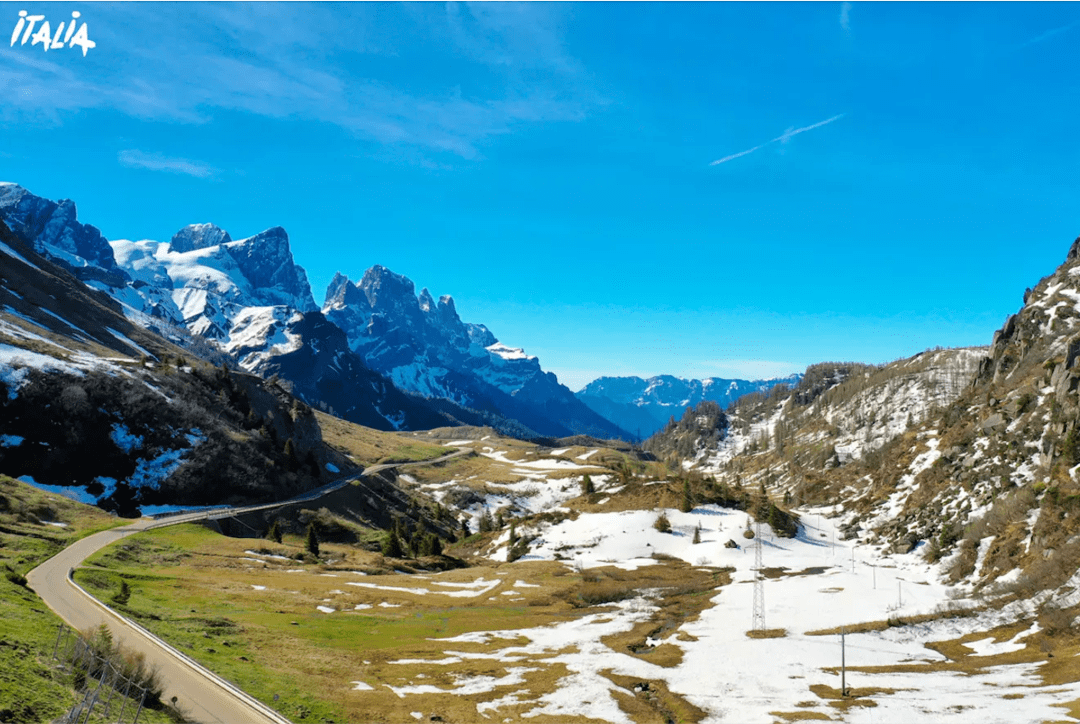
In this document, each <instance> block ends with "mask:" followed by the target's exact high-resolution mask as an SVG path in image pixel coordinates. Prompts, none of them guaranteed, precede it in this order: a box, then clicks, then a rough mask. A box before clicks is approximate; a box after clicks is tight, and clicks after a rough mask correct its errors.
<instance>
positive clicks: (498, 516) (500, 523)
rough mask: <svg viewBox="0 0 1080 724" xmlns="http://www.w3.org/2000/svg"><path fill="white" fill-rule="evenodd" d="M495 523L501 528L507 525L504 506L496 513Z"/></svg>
mask: <svg viewBox="0 0 1080 724" xmlns="http://www.w3.org/2000/svg"><path fill="white" fill-rule="evenodd" d="M495 525H497V526H498V527H499V530H502V529H503V528H505V527H506V518H504V517H503V512H502V508H499V510H498V511H497V512H496V513H495Z"/></svg>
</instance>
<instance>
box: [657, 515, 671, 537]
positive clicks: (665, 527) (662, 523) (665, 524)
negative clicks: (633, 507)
mask: <svg viewBox="0 0 1080 724" xmlns="http://www.w3.org/2000/svg"><path fill="white" fill-rule="evenodd" d="M652 527H653V528H656V529H657V530H658V531H660V532H661V533H670V532H671V521H670V520H668V517H667V515H666V514H665V513H661V514H660V515H658V516H656V520H655V521H654V522H653V524H652Z"/></svg>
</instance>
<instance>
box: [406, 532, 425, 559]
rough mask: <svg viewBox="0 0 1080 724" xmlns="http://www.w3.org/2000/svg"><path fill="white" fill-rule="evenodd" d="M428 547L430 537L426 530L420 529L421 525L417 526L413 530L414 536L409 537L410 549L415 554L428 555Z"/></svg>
mask: <svg viewBox="0 0 1080 724" xmlns="http://www.w3.org/2000/svg"><path fill="white" fill-rule="evenodd" d="M427 548H428V537H427V535H426V534H425V533H424V531H422V530H421V529H420V526H417V527H416V530H415V531H413V534H412V538H410V539H409V549H410V550H411V551H412V553H413V555H414V556H423V555H427Z"/></svg>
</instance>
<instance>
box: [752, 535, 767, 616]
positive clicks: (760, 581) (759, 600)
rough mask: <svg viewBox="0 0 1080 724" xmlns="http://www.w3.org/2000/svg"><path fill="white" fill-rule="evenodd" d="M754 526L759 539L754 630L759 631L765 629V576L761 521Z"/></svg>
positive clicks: (756, 555)
mask: <svg viewBox="0 0 1080 724" xmlns="http://www.w3.org/2000/svg"><path fill="white" fill-rule="evenodd" d="M754 527H755V530H754V538H756V539H757V546H756V547H755V549H754V570H755V571H757V574H756V575H755V576H754V631H756V632H757V631H764V630H765V578H764V574H763V573H762V564H761V521H760V520H759V521H757V523H756V525H755V526H754Z"/></svg>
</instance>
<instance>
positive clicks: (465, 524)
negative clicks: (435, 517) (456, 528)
mask: <svg viewBox="0 0 1080 724" xmlns="http://www.w3.org/2000/svg"><path fill="white" fill-rule="evenodd" d="M470 535H472V533H471V532H470V531H469V519H468V518H467V517H465V518H462V519H461V537H462V538H468V537H469V536H470Z"/></svg>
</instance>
